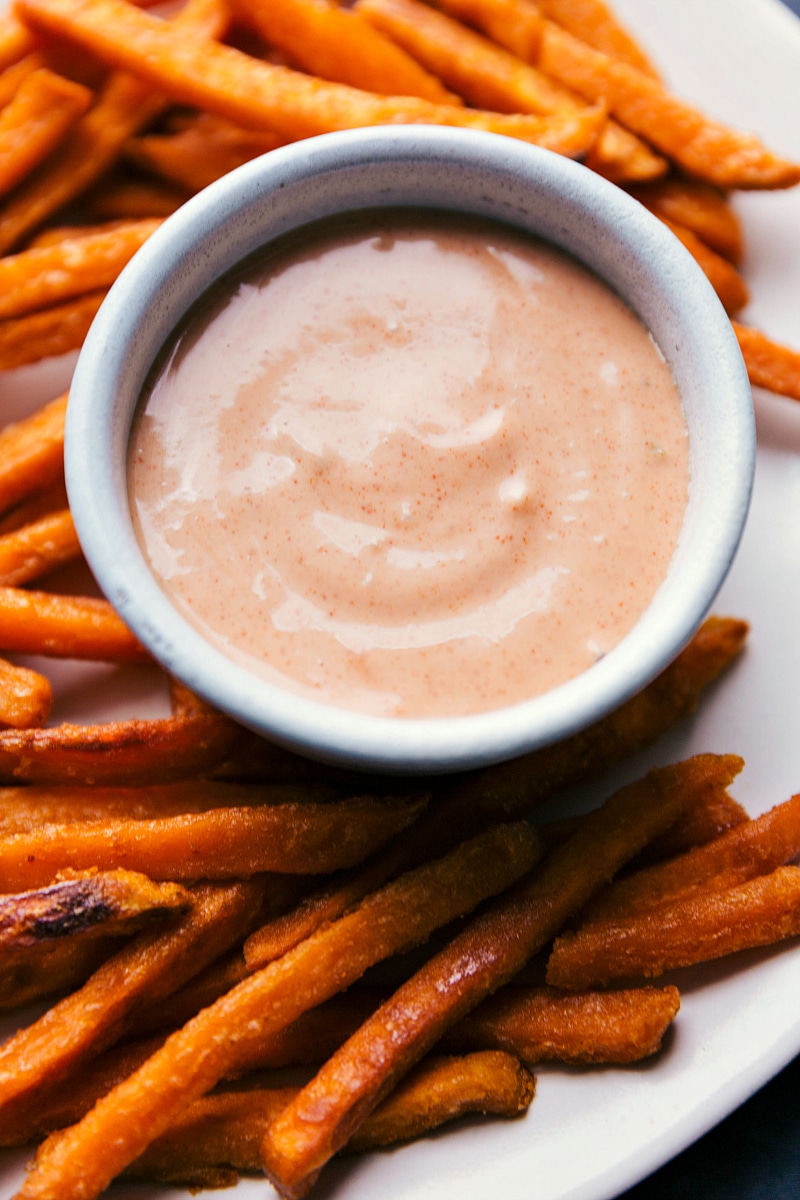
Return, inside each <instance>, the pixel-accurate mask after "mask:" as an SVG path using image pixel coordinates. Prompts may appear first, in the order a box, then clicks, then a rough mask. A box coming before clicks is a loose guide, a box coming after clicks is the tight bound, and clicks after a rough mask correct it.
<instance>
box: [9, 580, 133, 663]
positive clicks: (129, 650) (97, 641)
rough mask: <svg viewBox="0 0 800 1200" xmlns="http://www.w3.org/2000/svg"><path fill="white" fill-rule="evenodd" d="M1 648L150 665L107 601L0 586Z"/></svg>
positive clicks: (17, 651) (19, 652) (52, 655)
mask: <svg viewBox="0 0 800 1200" xmlns="http://www.w3.org/2000/svg"><path fill="white" fill-rule="evenodd" d="M0 648H2V649H3V650H11V651H14V652H16V653H18V654H46V655H50V656H51V657H53V658H89V659H93V660H97V661H99V662H134V663H142V662H149V661H150V655H149V654H148V653H147V651H146V650H145V649H144V647H143V646H142V645H141V643H140V642H138V641H137V639H136V638H135V637H134V636H133V634H132V633H131V632H130V630H129V629H128V627H127V625H125V623H124V622H123V621H122V620H121V618H120V617H118V616H117V614H116V613H115V612H114V609H113V608H112V607H111V605H110V604H109V603H108V601H107V600H96V599H94V598H93V597H88V596H61V595H56V594H54V593H51V592H29V591H25V590H24V589H23V588H13V587H0Z"/></svg>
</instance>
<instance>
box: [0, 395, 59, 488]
mask: <svg viewBox="0 0 800 1200" xmlns="http://www.w3.org/2000/svg"><path fill="white" fill-rule="evenodd" d="M66 414H67V397H66V395H64V396H59V397H58V399H57V400H53V401H51V403H50V404H46V405H45V406H44V408H40V409H39V410H38V411H37V412H35V413H33V414H32V415H31V416H30V417H26V418H25V420H24V421H19V422H18V423H17V424H15V425H7V426H6V427H5V429H3V430H2V431H0V511H2V510H4V509H7V508H11V506H12V505H14V504H19V502H20V501H21V500H25V499H26V498H27V497H28V496H30V495H31V494H32V493H34V492H38V491H39V490H40V489H42V488H46V487H49V486H50V485H51V484H57V483H59V482H60V481H61V480H62V479H63V474H64V418H65V417H66Z"/></svg>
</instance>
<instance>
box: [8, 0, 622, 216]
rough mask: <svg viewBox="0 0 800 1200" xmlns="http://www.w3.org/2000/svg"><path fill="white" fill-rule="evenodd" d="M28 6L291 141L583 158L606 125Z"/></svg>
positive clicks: (203, 102) (68, 2) (125, 18)
mask: <svg viewBox="0 0 800 1200" xmlns="http://www.w3.org/2000/svg"><path fill="white" fill-rule="evenodd" d="M20 5H21V8H20V11H21V12H22V13H23V14H24V16H25V19H26V20H27V21H29V22H32V23H33V24H34V25H37V26H38V25H41V26H42V27H43V28H45V29H47V30H49V31H51V32H53V33H60V34H64V35H65V36H67V37H70V38H74V39H75V40H76V41H78V42H80V44H82V45H86V46H87V47H90V48H91V49H92V50H93V52H95V53H97V54H99V55H100V56H101V57H103V58H104V59H105V60H106V61H108V62H110V63H112V64H114V65H116V66H118V67H120V68H122V69H126V70H130V71H132V72H136V73H138V74H139V75H140V76H141V77H142V78H143V79H147V80H149V82H150V83H151V84H152V85H153V86H154V87H160V88H163V89H164V90H165V91H167V92H168V93H169V94H170V95H171V96H172V97H173V98H174V99H176V100H179V101H181V102H182V103H186V104H191V105H195V106H197V107H199V108H205V109H208V110H209V111H210V112H215V113H217V114H219V115H220V116H223V117H228V118H229V119H230V120H232V121H235V122H238V123H240V124H242V125H245V126H247V127H248V128H253V129H268V130H271V131H274V132H277V133H279V134H282V135H283V136H285V137H289V138H303V137H312V136H313V135H314V134H318V133H328V132H330V131H332V130H335V129H352V128H357V127H361V126H364V125H384V124H435V125H455V126H461V127H465V128H469V129H483V130H488V131H490V132H494V133H502V134H506V135H507V136H509V137H518V138H521V139H522V140H524V141H530V142H534V143H536V144H537V145H542V146H545V147H547V148H548V149H550V150H556V151H558V152H559V153H562V154H567V155H571V156H573V157H574V156H579V155H581V154H585V153H586V152H587V151H588V150H589V149H591V147H592V145H593V144H594V141H595V139H596V137H597V134H598V131H599V129H600V126H601V124H602V122H603V120H604V111H603V110H602V109H600V108H598V109H584V110H581V112H579V113H575V114H572V113H570V114H565V115H558V116H550V117H529V116H519V115H510V116H504V115H502V114H497V113H485V112H478V111H474V110H467V109H461V108H457V107H455V106H453V105H439V104H431V103H430V102H429V101H427V100H417V99H416V98H414V97H409V96H399V97H396V96H395V97H392V96H378V95H375V94H373V93H371V92H362V91H360V90H358V89H356V88H350V87H348V86H346V85H345V84H337V83H326V82H323V81H322V80H319V79H312V78H311V77H309V76H307V75H301V74H300V73H299V72H296V71H290V70H288V69H287V68H285V67H275V66H273V65H272V64H270V63H267V62H261V61H258V60H255V59H252V58H249V57H248V56H247V55H245V54H242V53H241V52H240V51H238V50H235V49H233V48H231V47H229V46H221V45H218V44H216V43H213V44H212V43H206V44H200V43H198V42H189V41H188V40H187V39H186V38H184V37H182V36H181V35H180V33H178V32H176V31H175V30H173V29H170V28H169V27H168V26H167V24H166V23H165V22H161V21H158V20H157V19H156V18H154V17H151V16H149V15H148V14H147V13H142V12H139V11H138V10H137V9H135V8H133V7H132V5H130V4H127V3H126V2H125V0H20ZM1 232H2V227H1V226H0V233H1Z"/></svg>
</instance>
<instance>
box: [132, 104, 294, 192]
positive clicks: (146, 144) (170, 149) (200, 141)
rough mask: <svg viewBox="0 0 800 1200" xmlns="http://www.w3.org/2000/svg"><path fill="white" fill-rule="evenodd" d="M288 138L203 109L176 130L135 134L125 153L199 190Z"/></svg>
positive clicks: (190, 188)
mask: <svg viewBox="0 0 800 1200" xmlns="http://www.w3.org/2000/svg"><path fill="white" fill-rule="evenodd" d="M284 140H285V139H283V138H281V137H278V135H277V134H269V133H254V132H253V131H252V130H251V129H243V128H242V127H241V126H239V125H234V124H233V123H232V122H231V121H226V120H224V119H223V118H222V117H214V116H212V115H211V114H210V113H199V114H198V115H197V117H196V118H195V119H194V120H193V121H192V122H191V123H189V124H187V125H186V126H185V127H184V128H183V129H180V130H178V131H177V132H175V133H168V134H161V135H156V134H149V135H145V136H144V137H137V138H131V139H130V140H129V141H128V142H126V144H125V157H126V158H127V159H129V160H130V161H131V162H133V163H136V164H137V165H138V166H140V167H144V168H145V169H146V170H148V171H152V172H153V173H154V174H156V175H160V176H162V178H164V179H166V180H168V181H169V182H170V183H174V184H176V185H177V186H178V187H182V188H187V189H188V190H189V191H191V192H199V191H201V190H202V188H204V187H207V186H208V185H209V184H210V183H213V182H214V180H215V179H219V178H221V176H223V175H226V174H227V173H228V171H233V170H235V169H236V167H240V166H242V164H243V163H246V162H250V160H251V159H253V158H257V157H258V156H259V155H260V154H266V153H267V152H268V151H269V150H275V149H276V148H277V147H278V146H281V145H283V144H284Z"/></svg>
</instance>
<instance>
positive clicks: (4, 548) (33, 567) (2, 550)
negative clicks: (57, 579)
mask: <svg viewBox="0 0 800 1200" xmlns="http://www.w3.org/2000/svg"><path fill="white" fill-rule="evenodd" d="M80 553H81V545H80V542H79V541H78V535H77V534H76V532H75V525H74V524H73V521H72V514H71V513H70V511H69V509H68V508H63V509H61V510H60V511H59V512H54V513H49V514H48V515H47V516H43V517H41V518H40V519H39V520H38V521H35V522H32V523H31V524H30V525H25V526H23V527H22V528H21V529H16V530H14V532H13V533H6V534H0V585H2V586H4V587H7V586H12V587H18V586H19V585H20V584H21V583H30V582H31V580H33V579H38V577H39V576H40V575H45V574H46V573H47V572H48V571H52V570H53V569H54V568H55V567H60V566H63V564H64V563H68V562H72V560H73V559H76V558H79V557H80Z"/></svg>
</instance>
